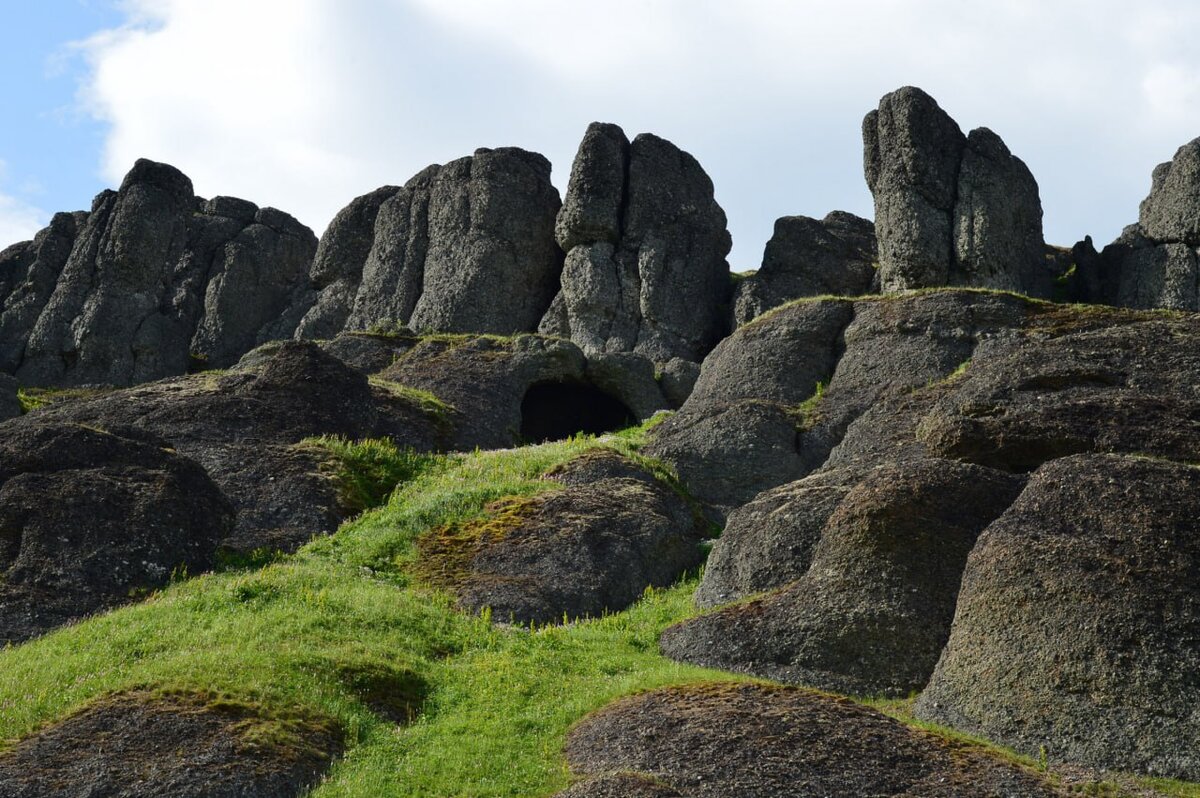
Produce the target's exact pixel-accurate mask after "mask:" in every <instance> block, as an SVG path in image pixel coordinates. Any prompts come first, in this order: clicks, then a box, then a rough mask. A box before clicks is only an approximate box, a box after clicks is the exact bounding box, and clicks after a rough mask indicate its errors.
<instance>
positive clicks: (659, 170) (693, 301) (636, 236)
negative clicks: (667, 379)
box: [540, 123, 732, 363]
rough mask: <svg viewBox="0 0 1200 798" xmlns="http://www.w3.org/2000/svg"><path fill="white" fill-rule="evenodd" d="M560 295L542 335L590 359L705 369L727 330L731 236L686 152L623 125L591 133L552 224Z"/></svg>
mask: <svg viewBox="0 0 1200 798" xmlns="http://www.w3.org/2000/svg"><path fill="white" fill-rule="evenodd" d="M555 234H556V236H557V239H558V243H559V245H560V246H562V248H563V250H564V251H566V253H567V259H566V264H565V265H564V267H563V274H562V290H561V291H560V292H559V293H558V295H557V296H556V297H555V298H554V303H553V305H551V307H550V310H549V311H548V312H547V313H546V315H545V318H543V319H542V322H541V326H540V330H541V332H543V333H546V334H549V335H558V336H561V337H564V338H570V339H571V340H572V341H574V342H575V343H577V344H579V346H580V347H581V348H582V349H583V350H584V351H585V352H587V353H589V354H590V353H595V352H637V353H639V354H643V355H645V356H647V357H649V358H651V359H652V360H654V361H655V362H659V363H666V362H667V361H669V360H670V359H671V358H673V357H680V358H683V359H684V360H690V361H699V360H701V359H702V358H703V357H704V355H705V354H707V353H708V351H709V350H710V349H712V347H713V346H714V345H715V344H716V343H717V341H719V340H720V339H721V337H722V336H724V334H725V333H726V327H727V324H726V321H725V318H726V317H725V314H726V310H725V309H726V306H727V304H728V300H729V290H730V288H729V286H730V282H729V264H728V263H726V262H725V256H726V255H727V254H729V248H730V246H731V243H732V242H731V239H730V237H729V233H728V231H727V230H726V229H725V212H724V211H722V210H721V207H720V206H719V205H718V204H717V203H716V200H715V199H713V185H712V181H711V180H709V178H708V175H707V174H705V173H704V170H703V169H702V168H701V166H700V164H699V163H698V162H697V161H696V159H695V158H693V157H692V156H691V155H689V154H688V153H686V152H684V151H682V150H680V149H679V148H678V147H676V146H675V145H674V144H672V143H671V142H669V141H666V140H665V139H661V138H659V137H657V136H653V135H650V134H648V133H643V134H641V135H639V136H637V137H636V138H635V139H634V140H633V142H632V143H630V142H629V140H628V139H627V138H626V137H625V133H624V131H622V130H621V128H619V127H617V126H616V125H610V124H601V123H593V124H592V125H590V126H589V127H588V129H587V133H586V134H585V135H584V137H583V142H582V143H581V144H580V145H579V152H578V154H577V155H576V156H575V163H574V164H573V165H572V167H571V179H570V183H569V184H568V186H567V196H566V199H565V201H564V204H563V208H562V211H561V212H560V213H559V215H558V220H557V223H556V226H555Z"/></svg>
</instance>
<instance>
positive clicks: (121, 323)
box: [0, 160, 316, 386]
mask: <svg viewBox="0 0 1200 798" xmlns="http://www.w3.org/2000/svg"><path fill="white" fill-rule="evenodd" d="M315 246H316V239H315V238H314V237H313V235H312V233H311V231H309V230H308V228H306V227H303V226H302V225H300V224H299V223H298V222H296V221H295V220H294V219H292V218H291V217H290V216H288V215H287V214H284V213H282V212H280V211H276V210H274V209H271V208H262V209H259V208H257V207H256V206H254V205H253V204H252V203H249V202H246V201H245V200H238V199H235V198H231V197H217V198H215V199H213V200H210V201H208V202H205V201H203V200H200V199H198V198H197V197H196V196H195V195H194V194H193V192H192V185H191V181H190V180H188V179H187V177H186V176H184V175H183V174H182V173H181V172H179V171H178V170H176V169H174V168H173V167H170V166H167V165H165V164H158V163H154V162H152V161H146V160H140V161H138V162H137V163H136V164H135V165H134V167H133V169H132V170H131V171H130V172H129V174H128V175H127V176H126V177H125V180H124V182H123V183H122V184H121V189H120V190H119V191H117V192H111V191H106V192H102V193H101V194H100V195H98V196H97V197H96V200H95V202H94V203H93V205H92V210H91V212H90V213H88V214H83V213H78V214H58V215H57V216H56V217H55V218H54V220H52V222H51V224H50V227H48V228H47V229H46V230H44V231H42V233H39V235H38V238H37V239H35V241H34V243H33V245H32V249H31V250H30V252H29V253H28V254H27V256H26V257H27V259H28V258H32V260H30V261H29V263H28V265H27V267H25V270H24V272H25V277H24V278H23V279H24V280H25V282H24V283H23V284H22V285H21V287H20V288H18V289H16V290H14V291H12V292H11V293H10V294H9V295H8V297H7V299H6V300H5V302H4V307H3V313H2V315H0V340H2V341H3V342H4V343H3V345H2V351H0V361H2V362H0V368H4V369H6V370H9V371H15V372H16V373H17V375H18V377H19V378H20V379H21V381H22V382H23V383H25V384H28V385H43V386H51V385H82V384H91V383H109V384H115V385H131V384H134V383H139V382H146V381H149V380H153V379H158V378H161V377H166V376H171V375H176V374H183V373H185V372H187V371H188V369H189V367H191V366H192V364H193V361H200V362H205V363H207V364H209V365H212V366H227V365H231V364H232V363H233V362H235V361H236V360H237V358H238V357H239V356H240V355H241V354H243V353H244V352H245V351H246V350H247V349H250V348H251V347H253V346H255V345H256V344H259V343H262V342H263V341H265V340H267V338H268V337H270V336H271V335H272V334H273V330H274V326H275V320H276V318H277V317H278V316H279V315H280V313H281V312H283V310H284V309H285V308H286V307H287V304H288V302H289V301H290V299H291V297H292V294H293V293H294V291H295V290H296V288H297V286H298V285H300V284H301V283H302V282H303V281H304V280H305V275H306V272H307V269H308V264H309V261H310V260H311V257H312V252H313V249H314V247H315Z"/></svg>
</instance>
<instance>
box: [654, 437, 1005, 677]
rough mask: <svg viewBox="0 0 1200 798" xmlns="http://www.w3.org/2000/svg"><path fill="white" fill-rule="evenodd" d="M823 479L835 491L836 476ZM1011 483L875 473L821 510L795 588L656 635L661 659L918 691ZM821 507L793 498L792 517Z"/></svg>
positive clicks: (965, 474) (960, 474)
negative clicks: (968, 566) (967, 569)
mask: <svg viewBox="0 0 1200 798" xmlns="http://www.w3.org/2000/svg"><path fill="white" fill-rule="evenodd" d="M830 477H831V479H830V481H831V482H832V483H834V484H836V481H837V475H836V474H833V475H830ZM843 479H844V476H843ZM813 480H814V477H810V478H809V480H806V481H807V482H812V481H813ZM801 484H803V483H801ZM1021 484H1022V482H1021V480H1020V479H1018V478H1014V477H1012V476H1009V475H1007V474H1004V473H1001V472H996V471H992V470H991V469H986V468H981V467H979V466H972V465H965V464H960V463H954V462H952V461H943V460H923V461H911V462H906V463H900V464H896V465H885V466H880V467H879V468H877V469H875V470H873V471H871V472H870V473H869V474H867V475H866V476H865V478H864V479H863V480H862V481H860V482H858V484H857V485H855V486H854V487H853V488H851V489H850V490H848V491H846V492H845V493H844V494H843V496H842V499H841V501H840V502H839V503H838V505H837V508H836V509H835V510H833V511H832V512H831V513H828V515H827V520H826V523H825V525H824V528H823V529H822V531H821V533H820V538H819V542H817V543H816V545H815V547H814V548H813V550H812V555H811V566H810V568H809V569H808V571H807V573H805V574H804V575H803V576H802V577H801V578H800V579H799V580H798V581H796V582H794V583H793V584H792V585H790V586H789V587H787V588H785V589H783V590H781V591H779V592H776V593H773V594H771V595H769V596H767V597H765V598H763V599H759V600H755V601H752V602H749V603H747V604H740V605H734V606H732V607H728V608H725V609H723V610H720V611H718V612H716V613H714V614H711V615H706V616H702V617H700V618H696V619H694V620H691V621H685V622H684V623H682V624H679V625H677V626H674V627H671V628H670V629H668V630H667V631H666V632H665V633H664V634H663V636H662V648H663V652H664V653H666V654H667V655H668V656H670V657H672V658H674V659H679V660H683V661H686V662H692V663H695V664H701V665H705V666H708V667H717V668H723V669H725V670H736V671H743V672H748V673H753V674H756V675H759V676H764V677H767V678H771V679H776V680H780V681H787V682H793V683H799V684H805V685H809V686H813V687H819V688H822V689H828V690H834V691H837V692H842V693H853V694H857V695H890V696H905V695H908V694H909V693H911V692H912V691H914V690H919V689H920V688H921V687H923V686H924V685H925V683H926V681H927V680H928V679H929V676H930V674H931V673H932V672H933V669H934V666H935V665H936V664H937V661H938V656H939V655H940V654H941V651H942V647H943V646H944V645H945V643H946V639H947V637H948V636H949V634H950V621H951V618H952V617H953V615H954V604H955V600H956V598H957V595H958V585H959V580H960V579H961V578H962V571H963V567H964V563H965V562H966V559H967V554H968V552H970V550H971V547H972V546H973V545H974V544H975V539H976V537H977V536H978V535H979V533H980V532H981V531H982V530H983V528H984V527H985V526H987V524H988V523H990V522H991V521H992V520H993V519H994V518H996V517H997V516H999V515H1000V513H1002V512H1003V511H1004V510H1005V508H1007V507H1008V505H1009V503H1010V502H1011V501H1012V500H1013V499H1014V498H1015V497H1016V495H1017V493H1018V492H1019V490H1020V488H1021ZM833 495H834V496H836V492H833ZM831 498H832V497H831V496H830V495H828V493H822V492H820V491H809V492H807V493H799V494H798V495H797V500H798V502H797V504H796V505H793V507H792V508H791V509H792V510H793V512H796V513H798V514H805V513H807V512H810V510H809V508H808V507H806V506H804V505H803V504H801V503H802V502H804V501H805V499H808V500H809V501H811V502H812V504H813V506H812V509H811V512H814V513H815V514H817V515H818V516H819V515H821V514H824V511H825V507H826V506H827V505H828V504H829V503H830V499H831ZM781 542H782V541H781ZM804 542H805V541H804V540H803V539H801V545H803V543H804ZM809 542H810V545H811V541H809ZM785 546H786V544H785ZM785 546H780V549H782V551H781V552H780V553H781V555H782V554H784V553H786V551H787V549H786V548H785ZM706 581H707V576H706Z"/></svg>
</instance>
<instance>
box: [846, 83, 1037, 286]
mask: <svg viewBox="0 0 1200 798" xmlns="http://www.w3.org/2000/svg"><path fill="white" fill-rule="evenodd" d="M863 166H864V171H865V172H866V177H867V185H868V186H869V187H870V189H871V193H872V195H874V197H875V232H876V234H877V235H878V237H879V269H880V281H881V285H882V288H883V290H884V291H899V290H904V289H909V288H927V287H932V286H946V285H961V286H974V287H980V288H998V289H1005V290H1009V291H1017V292H1020V293H1025V294H1028V295H1031V296H1038V297H1047V296H1049V295H1050V291H1051V288H1052V281H1053V278H1054V277H1055V275H1054V274H1053V273H1052V271H1051V270H1050V269H1048V268H1047V267H1046V264H1045V251H1044V244H1043V241H1042V206H1041V201H1040V199H1039V198H1038V189H1037V183H1036V182H1035V181H1034V179H1033V175H1031V174H1030V172H1029V169H1028V168H1027V167H1026V166H1025V164H1024V163H1023V162H1022V161H1021V160H1020V159H1019V158H1016V157H1015V156H1013V155H1012V154H1011V153H1010V152H1009V151H1008V148H1007V147H1005V146H1004V142H1003V141H1001V140H1000V137H999V136H997V135H996V134H995V133H992V132H991V131H990V130H988V129H987V128H978V129H976V130H973V131H971V133H970V134H969V135H968V136H964V135H963V134H962V131H961V130H959V127H958V125H957V124H955V122H954V120H953V119H951V118H950V116H949V115H947V114H946V112H945V111H943V110H942V109H941V108H940V107H938V104H937V103H936V102H935V101H934V99H933V98H932V97H930V96H929V95H928V94H926V93H925V92H923V91H921V90H920V89H917V88H913V87H911V86H906V87H904V88H901V89H897V90H896V91H894V92H892V93H891V94H887V95H885V96H884V97H883V99H881V100H880V101H879V108H878V110H875V111H872V112H870V113H869V114H867V116H866V118H865V119H864V120H863Z"/></svg>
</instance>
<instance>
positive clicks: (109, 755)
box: [0, 690, 345, 798]
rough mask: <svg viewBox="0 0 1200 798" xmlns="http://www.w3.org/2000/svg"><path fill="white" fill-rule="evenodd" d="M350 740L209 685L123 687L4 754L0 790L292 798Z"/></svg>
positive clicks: (65, 797) (42, 794)
mask: <svg viewBox="0 0 1200 798" xmlns="http://www.w3.org/2000/svg"><path fill="white" fill-rule="evenodd" d="M100 741H103V742H102V743H100ZM344 747H345V741H344V739H343V733H342V730H341V729H339V728H338V727H337V724H336V723H334V722H332V721H329V720H327V719H324V718H320V717H306V716H293V717H286V718H278V717H274V716H272V715H270V714H267V713H262V712H261V711H256V709H255V708H254V707H252V706H248V705H245V704H239V703H237V702H233V701H229V700H227V699H224V698H223V697H221V696H217V695H208V694H203V693H189V692H180V691H176V692H170V693H166V694H157V695H156V694H155V692H154V691H150V690H135V691H127V692H124V693H120V694H118V695H115V696H111V697H108V698H105V699H102V700H99V701H96V702H94V703H92V704H91V705H90V706H88V707H87V708H85V709H83V710H81V711H79V712H77V713H75V714H74V715H72V716H71V717H69V718H66V719H65V720H63V721H62V722H61V723H58V724H56V725H54V726H51V727H49V728H47V729H43V730H41V731H39V732H38V733H37V734H35V735H33V736H31V737H29V738H27V739H25V740H23V741H22V742H21V743H20V744H18V745H17V746H15V747H14V748H12V749H11V750H8V751H5V752H4V753H0V794H3V795H5V796H9V798H71V796H78V795H112V796H121V798H157V796H162V795H172V796H177V797H178V798H237V797H238V796H246V795H254V796H262V798H291V797H292V796H295V795H301V794H303V793H305V792H306V791H307V790H308V788H310V787H311V786H313V785H314V784H315V783H316V782H318V781H319V780H320V778H321V776H322V775H323V774H324V772H325V770H326V769H327V768H328V767H329V765H330V764H332V762H333V760H334V759H335V758H336V757H337V756H338V755H340V754H341V752H342V750H343V748H344Z"/></svg>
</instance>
